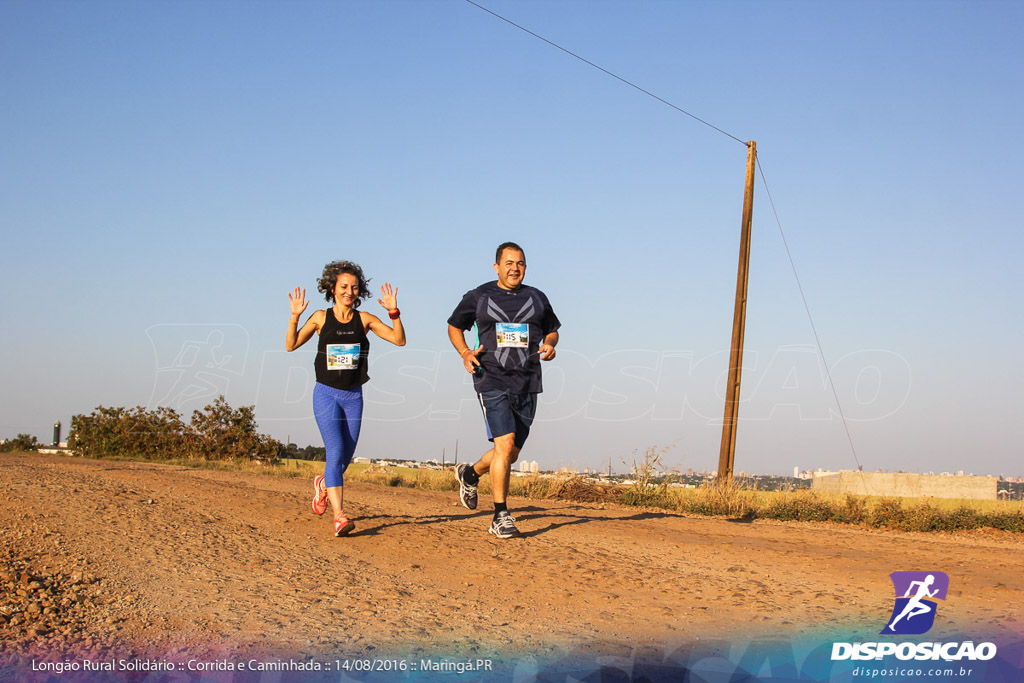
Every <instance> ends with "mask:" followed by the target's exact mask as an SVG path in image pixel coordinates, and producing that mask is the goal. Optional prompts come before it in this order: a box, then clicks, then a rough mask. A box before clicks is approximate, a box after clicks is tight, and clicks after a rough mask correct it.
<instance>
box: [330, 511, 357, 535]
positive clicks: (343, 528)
mask: <svg viewBox="0 0 1024 683" xmlns="http://www.w3.org/2000/svg"><path fill="white" fill-rule="evenodd" d="M355 528H356V524H355V522H353V521H352V520H351V519H349V518H348V517H346V516H345V511H344V510H342V511H341V513H339V514H338V516H337V517H335V518H334V535H335V536H347V535H348V533H349V532H350V531H352V530H353V529H355Z"/></svg>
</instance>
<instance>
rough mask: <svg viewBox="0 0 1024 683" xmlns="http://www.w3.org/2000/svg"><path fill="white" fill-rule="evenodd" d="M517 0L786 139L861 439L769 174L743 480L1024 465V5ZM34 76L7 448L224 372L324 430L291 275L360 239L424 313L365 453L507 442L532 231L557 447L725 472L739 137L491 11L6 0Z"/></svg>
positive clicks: (798, 240) (2, 177)
mask: <svg viewBox="0 0 1024 683" xmlns="http://www.w3.org/2000/svg"><path fill="white" fill-rule="evenodd" d="M482 4H484V5H485V6H487V7H488V8H490V9H492V10H494V11H495V12H498V13H500V14H503V15H504V16H506V17H508V18H509V19H511V20H512V21H515V22H517V23H519V24H521V25H523V26H525V27H527V28H529V29H530V30H532V31H535V32H536V33H538V34H540V35H543V36H545V37H546V38H548V39H549V40H552V41H554V42H556V43H558V44H561V45H563V46H564V47H566V48H567V49H570V50H572V51H574V52H576V53H577V54H580V55H582V56H584V57H586V58H587V59H589V60H591V61H593V62H595V63H597V64H600V65H601V66H602V67H604V68H606V69H608V70H610V71H613V72H615V73H617V74H619V75H620V76H622V77H623V78H626V79H628V80H630V81H632V82H634V83H636V84H637V85H639V86H641V87H643V88H645V89H647V90H649V91H651V92H653V93H655V94H657V95H658V96H659V97H662V98H664V99H665V100H668V101H670V102H672V103H674V104H676V105H677V106H679V107H681V108H683V109H685V110H686V111H688V112H691V113H693V114H695V115H696V116H699V117H701V118H703V119H704V120H706V121H709V122H711V123H713V124H714V125H715V126H717V127H719V128H721V129H723V130H725V131H727V132H729V133H731V134H732V135H735V136H736V137H738V138H740V139H742V140H748V139H753V140H756V141H757V143H758V150H759V155H760V161H761V165H762V168H763V169H764V173H765V179H766V180H767V187H768V189H769V190H770V192H771V195H772V198H773V199H774V202H775V208H776V209H777V210H778V214H779V218H780V221H781V223H782V227H783V230H784V231H785V235H786V239H787V241H788V244H789V247H790V249H791V252H792V256H793V259H794V261H795V263H796V267H797V270H798V272H799V275H800V278H801V282H802V285H803V289H804V293H805V294H806V297H807V302H808V306H809V307H810V310H811V313H812V315H813V319H814V323H815V325H816V328H817V332H818V335H819V337H820V340H821V343H822V346H823V350H824V359H825V362H827V364H828V366H829V367H831V368H832V370H833V378H834V381H835V385H836V393H837V394H838V396H839V400H840V404H841V406H842V410H843V411H844V412H845V413H846V415H847V418H848V419H849V422H848V427H849V432H850V435H851V437H852V441H853V445H854V447H855V449H856V456H854V454H853V452H852V451H851V448H850V444H849V442H848V440H847V437H846V430H845V429H844V426H843V423H842V422H841V421H840V420H839V418H838V417H837V414H836V411H837V408H836V402H835V399H834V398H833V396H832V392H831V389H830V388H829V387H828V386H827V384H826V382H825V380H824V374H823V367H824V365H823V362H822V359H821V357H820V356H819V354H818V351H817V349H816V346H815V337H814V334H813V332H812V329H811V325H810V323H809V322H808V318H807V315H806V313H805V311H804V306H803V302H802V300H801V296H800V292H799V290H798V288H797V285H796V281H795V279H794V276H793V272H792V269H791V267H790V264H789V260H788V257H787V253H786V250H785V248H784V245H783V241H782V238H781V236H780V233H779V229H778V226H777V225H776V222H775V217H774V214H773V212H772V208H771V205H770V204H769V201H768V195H767V194H766V192H765V184H764V183H763V182H762V178H761V177H760V176H758V177H757V182H756V194H755V200H754V228H753V243H752V257H751V270H750V273H751V279H750V300H749V304H748V318H747V333H746V357H745V370H744V376H743V405H742V407H741V409H740V417H741V424H740V428H739V437H738V446H737V454H736V469H737V470H746V471H750V472H778V473H790V472H792V469H793V467H794V466H799V467H801V468H816V467H823V468H827V469H838V468H851V467H855V466H856V465H857V464H858V463H859V464H861V465H863V466H864V468H865V469H866V470H874V469H877V468H884V469H889V470H895V469H905V470H911V471H956V470H960V469H963V470H967V471H969V472H974V473H977V474H1000V473H1004V474H1007V475H1016V476H1020V475H1024V470H1022V469H1021V465H1020V462H1021V458H1020V455H1021V452H1020V446H1019V444H1020V442H1021V440H1022V439H1021V437H1022V434H1021V431H1022V430H1021V427H1020V426H1019V424H1020V420H1019V414H1020V412H1021V411H1020V409H1021V407H1022V402H1021V399H1020V398H1019V390H1018V387H1019V386H1021V384H1022V381H1024V372H1022V364H1021V362H1020V360H1019V352H1018V350H1019V345H1020V344H1019V340H1020V339H1021V337H1022V331H1024V330H1022V327H1024V325H1022V323H1021V321H1020V315H1019V311H1020V305H1019V303H1018V301H1017V292H1018V291H1020V289H1021V285H1022V284H1024V282H1022V280H1024V278H1022V275H1021V270H1022V269H1021V267H1020V265H1019V262H1020V258H1021V255H1022V249H1021V247H1022V237H1021V227H1022V221H1021V218H1020V212H1019V211H1018V210H1017V209H1016V202H1015V197H1016V195H1017V194H1019V186H1020V185H1021V180H1022V174H1021V171H1020V167H1019V164H1018V163H1017V162H1016V158H1015V155H1014V153H1013V141H1014V139H1015V137H1016V133H1017V132H1018V130H1019V128H1020V126H1019V124H1020V123H1021V120H1022V114H1021V112H1022V111H1024V106H1022V104H1024V102H1022V99H1024V96H1022V92H1024V88H1021V77H1020V74H1021V73H1024V70H1022V67H1024V50H1022V48H1021V47H1020V41H1019V39H1018V36H1019V33H1020V29H1021V28H1022V26H1024V6H1022V5H1020V3H1010V2H984V3H968V2H900V3H882V2H868V3H864V2H856V3H852V2H851V3H847V2H830V3H813V2H757V3H755V2H645V3H635V2H615V1H611V0H609V1H605V2H558V1H556V2H499V1H497V0H488V1H486V2H483V3H482ZM0 78H2V82H3V84H4V87H3V95H2V96H0V129H2V130H3V131H4V135H3V139H2V141H0V227H2V230H3V237H2V245H3V255H4V258H3V268H2V270H0V284H2V288H0V291H2V292H3V294H2V297H0V325H2V329H3V342H2V344H3V346H2V348H3V354H2V358H0V385H2V387H3V388H2V395H0V436H13V435H14V434H16V433H19V432H28V433H31V434H35V435H37V436H38V437H39V438H40V439H44V440H48V439H49V436H50V433H51V425H52V423H53V421H54V420H55V419H60V420H61V421H62V422H63V423H64V424H65V434H66V431H67V425H68V424H69V422H70V418H71V416H72V415H74V414H77V413H88V412H90V411H92V410H93V409H94V408H95V407H97V406H99V405H105V406H135V405H143V406H151V407H152V406H155V405H157V404H165V405H167V404H169V405H172V406H173V407H175V408H177V409H179V410H180V411H181V412H183V413H186V414H190V413H191V411H192V410H193V409H195V408H200V407H202V406H203V405H205V403H207V402H209V401H210V400H212V398H213V397H214V396H215V395H216V394H217V393H224V394H225V395H226V396H227V399H228V401H229V402H230V403H231V404H232V405H235V406H239V405H250V404H255V406H256V415H257V418H258V419H259V421H260V425H261V428H262V429H263V430H264V431H267V432H269V433H270V434H272V435H274V436H275V437H277V438H280V439H282V440H283V439H285V438H288V437H290V438H291V440H292V441H295V442H297V443H298V444H299V445H305V444H307V443H312V444H317V445H319V444H320V440H319V433H318V432H317V429H316V425H315V423H314V422H313V419H312V409H311V398H310V397H311V391H312V384H311V382H312V362H313V346H312V345H307V346H306V347H304V348H302V349H300V350H298V351H296V352H294V353H291V354H286V353H285V352H284V350H283V349H284V332H285V323H286V321H287V315H288V301H287V296H286V295H287V292H288V291H290V290H291V288H293V287H294V286H296V285H300V286H303V287H306V288H307V289H308V290H309V291H310V293H312V294H314V295H315V291H314V290H315V279H316V277H317V276H318V275H319V272H320V270H321V269H322V268H323V265H324V264H325V263H326V262H328V261H331V260H334V259H339V258H344V259H351V260H355V261H357V262H359V263H361V264H362V265H363V266H364V268H365V270H366V272H367V274H368V275H369V276H370V277H371V278H373V283H372V285H379V284H380V283H382V282H385V281H388V282H392V283H393V284H395V285H397V286H398V288H399V303H400V305H401V308H402V311H403V320H404V321H405V324H406V327H407V330H408V335H409V345H408V346H407V347H405V348H402V349H395V348H394V347H389V346H388V345H387V344H386V343H385V342H383V341H379V340H378V341H376V342H375V343H374V344H373V348H372V354H371V368H370V374H371V377H372V378H373V379H372V380H371V382H370V384H369V385H368V387H367V394H366V398H367V408H366V411H365V413H364V414H365V419H364V425H363V437H362V441H361V443H360V447H359V455H364V456H370V457H379V456H409V457H414V458H421V459H422V458H427V457H437V456H439V455H440V454H441V451H442V449H444V450H445V453H446V455H447V457H448V458H449V459H451V457H452V454H453V451H454V448H455V444H456V441H458V443H459V449H460V459H466V458H467V457H471V456H475V455H476V454H477V453H478V452H480V451H482V450H483V449H484V447H485V441H484V438H483V426H482V420H481V417H480V415H479V409H478V408H477V407H476V405H475V401H474V397H473V394H472V390H471V386H470V384H469V383H468V376H464V375H463V374H461V373H462V371H461V369H460V365H459V363H458V359H457V357H456V356H455V354H454V352H453V351H451V348H450V345H449V343H448V341H447V338H446V333H445V332H446V326H445V320H446V319H447V316H448V315H449V313H450V312H451V310H452V309H453V308H454V306H455V304H456V303H457V302H458V300H459V298H460V296H461V295H462V294H463V292H465V291H466V290H467V289H470V288H472V287H474V286H476V285H477V284H480V283H481V282H484V281H486V280H488V279H492V276H493V271H492V270H491V267H490V265H491V262H492V260H493V256H492V254H493V249H494V246H495V245H496V244H498V243H499V242H501V241H504V240H507V239H513V240H515V241H517V242H519V243H521V244H522V245H523V246H524V247H525V248H526V252H527V258H528V262H529V270H528V273H527V278H526V280H527V282H528V283H530V284H533V285H535V286H538V287H540V288H542V289H543V290H544V291H545V292H546V293H547V294H548V295H549V297H550V299H551V301H552V302H553V304H554V306H555V309H556V311H557V313H558V315H559V317H560V318H561V320H562V322H563V329H562V342H561V345H560V346H559V356H558V358H557V359H556V360H555V361H554V362H552V363H550V364H548V365H546V366H545V369H546V371H547V374H546V392H545V394H544V396H543V402H542V404H541V409H540V412H539V415H538V423H537V424H536V427H535V430H534V433H533V436H532V437H531V441H530V443H529V445H528V446H527V449H526V450H524V453H523V457H524V458H526V459H530V460H537V461H538V462H539V463H540V464H541V466H542V467H545V468H553V467H558V466H575V467H578V468H583V467H588V466H589V467H603V466H607V464H608V463H609V462H611V463H612V465H613V467H615V468H616V469H619V470H621V469H622V467H623V463H624V462H628V461H631V460H632V459H633V458H634V457H635V454H636V453H637V452H643V451H644V450H645V449H647V448H651V447H658V448H665V447H669V446H671V448H670V449H669V450H668V451H667V452H666V454H665V458H664V459H665V461H666V463H667V464H669V465H671V466H678V467H680V468H682V469H684V470H685V469H686V468H690V467H692V468H694V469H696V470H701V469H714V468H715V467H716V466H717V459H718V447H719V439H720V421H721V414H722V401H723V397H724V389H723V387H724V375H725V372H726V369H727V362H728V361H727V351H728V344H729V336H730V328H731V322H732V302H733V296H734V287H735V279H736V259H737V248H738V242H739V228H740V210H741V205H742V191H743V179H744V178H743V175H744V166H745V160H746V149H745V147H744V146H743V145H742V144H740V143H738V142H737V141H735V140H733V139H731V138H729V137H727V136H725V135H723V134H721V133H719V132H717V131H715V130H713V129H711V128H708V127H706V126H704V125H702V124H700V123H698V122H696V121H694V120H693V119H691V118H689V117H687V116H685V115H683V114H680V113H679V112H678V111H675V110H673V109H671V108H669V107H667V106H665V105H664V104H661V103H659V102H657V101H656V100H654V99H652V98H650V97H648V96H646V95H644V94H642V93H640V92H637V91H636V90H634V89H632V88H629V87H628V86H626V85H624V84H622V83H621V82H619V81H617V80H615V79H613V78H611V77H609V76H607V75H605V74H603V73H601V72H599V71H597V70H595V69H593V68H592V67H590V66H587V65H586V64H583V63H582V62H580V61H577V60H575V59H573V58H572V57H570V56H568V55H566V54H565V53H563V52H560V51H558V50H556V49H555V48H553V47H551V46H550V45H547V44H545V43H543V42H540V41H538V40H537V39H535V38H533V37H531V36H529V35H527V34H526V33H523V32H522V31H520V30H518V29H516V28H514V27H512V26H510V25H508V24H506V23H504V22H502V21H500V20H498V19H496V18H495V17H493V16H491V15H489V14H487V13H486V12H484V11H482V10H480V9H478V8H476V7H474V6H472V5H470V4H469V3H466V2H464V1H462V0H445V1H441V0H438V1H433V0H430V1H420V2H411V1H409V2H397V1H396V2H391V1H385V2H295V3H272V2H257V3H250V2H246V3H243V2H230V1H227V0H223V1H219V2H212V3H198V2H152V3H134V2H82V3H71V2H47V3H38V2H19V1H8V2H4V3H2V4H0ZM321 301H322V300H321ZM317 303H318V302H316V300H315V299H314V305H317ZM366 306H367V310H370V311H375V312H380V308H379V307H378V305H377V304H376V302H375V301H369V302H367V304H366ZM310 310H312V308H311V309H310Z"/></svg>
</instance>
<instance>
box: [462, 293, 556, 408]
mask: <svg viewBox="0 0 1024 683" xmlns="http://www.w3.org/2000/svg"><path fill="white" fill-rule="evenodd" d="M473 323H476V325H477V331H478V332H479V334H480V345H481V346H483V347H484V350H483V352H482V353H481V354H480V355H479V356H478V358H479V360H480V365H481V366H482V367H483V371H482V372H478V373H477V374H476V375H475V376H474V377H473V386H474V388H475V389H476V391H477V393H480V392H483V391H491V390H495V389H497V390H501V391H509V392H512V393H514V394H528V393H540V392H541V391H543V386H542V384H541V370H540V356H539V355H538V353H537V349H538V348H540V345H541V344H542V343H544V337H545V336H547V335H548V334H551V333H552V332H554V331H555V330H557V329H558V328H559V327H560V326H561V323H560V322H559V321H558V317H557V316H556V315H555V312H554V311H553V310H551V304H550V303H549V302H548V298H547V297H546V296H544V292H542V291H540V290H539V289H537V288H536V287H530V286H529V285H520V286H519V288H518V289H511V290H510V289H502V288H501V287H499V286H498V283H497V282H487V283H485V284H482V285H480V286H479V287H477V288H476V289H471V290H470V291H468V292H466V294H465V296H463V297H462V301H460V302H459V305H458V306H456V307H455V311H454V312H453V313H452V314H451V317H449V318H448V324H449V325H451V326H452V327H457V328H459V329H461V330H468V329H470V328H471V327H473ZM470 348H473V347H470Z"/></svg>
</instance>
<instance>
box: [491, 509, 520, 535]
mask: <svg viewBox="0 0 1024 683" xmlns="http://www.w3.org/2000/svg"><path fill="white" fill-rule="evenodd" d="M515 521H516V518H515V517H513V516H512V515H510V514H509V513H508V510H502V511H501V512H499V513H498V516H497V517H495V518H494V521H492V522H491V528H490V529H488V530H487V531H488V532H489V533H492V534H494V535H495V536H497V537H498V538H512V537H513V536H518V535H519V529H517V528H516V525H515Z"/></svg>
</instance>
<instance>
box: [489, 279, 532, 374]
mask: <svg viewBox="0 0 1024 683" xmlns="http://www.w3.org/2000/svg"><path fill="white" fill-rule="evenodd" d="M535 311H536V308H535V307H534V305H533V297H532V296H531V297H528V298H527V299H526V303H525V304H523V307H522V308H520V309H519V312H518V313H516V314H515V315H514V316H512V317H511V318H509V315H508V313H505V311H503V310H501V308H499V307H498V305H497V304H496V303H494V301H493V300H492V299H491V298H490V297H488V298H487V312H488V313H489V314H490V315H491V317H492V318H494V319H495V320H496V321H499V322H497V323H496V325H495V327H496V328H497V335H498V351H497V353H495V354H494V355H495V357H497V359H498V362H499V363H501V366H502V367H505V366H506V365H507V364H508V360H509V356H511V355H512V353H513V352H515V354H516V356H517V357H518V358H519V365H520V367H521V366H523V365H526V349H527V347H528V346H529V342H530V333H529V324H528V323H526V322H521V321H525V320H529V318H530V316H532V315H533V314H534V312H535ZM520 330H522V336H521V337H520V336H519V331H520ZM503 331H507V332H512V333H513V334H514V335H515V337H516V338H515V343H508V342H503V339H504V335H503ZM511 339H512V337H511V336H510V337H509V340H510V341H511Z"/></svg>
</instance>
